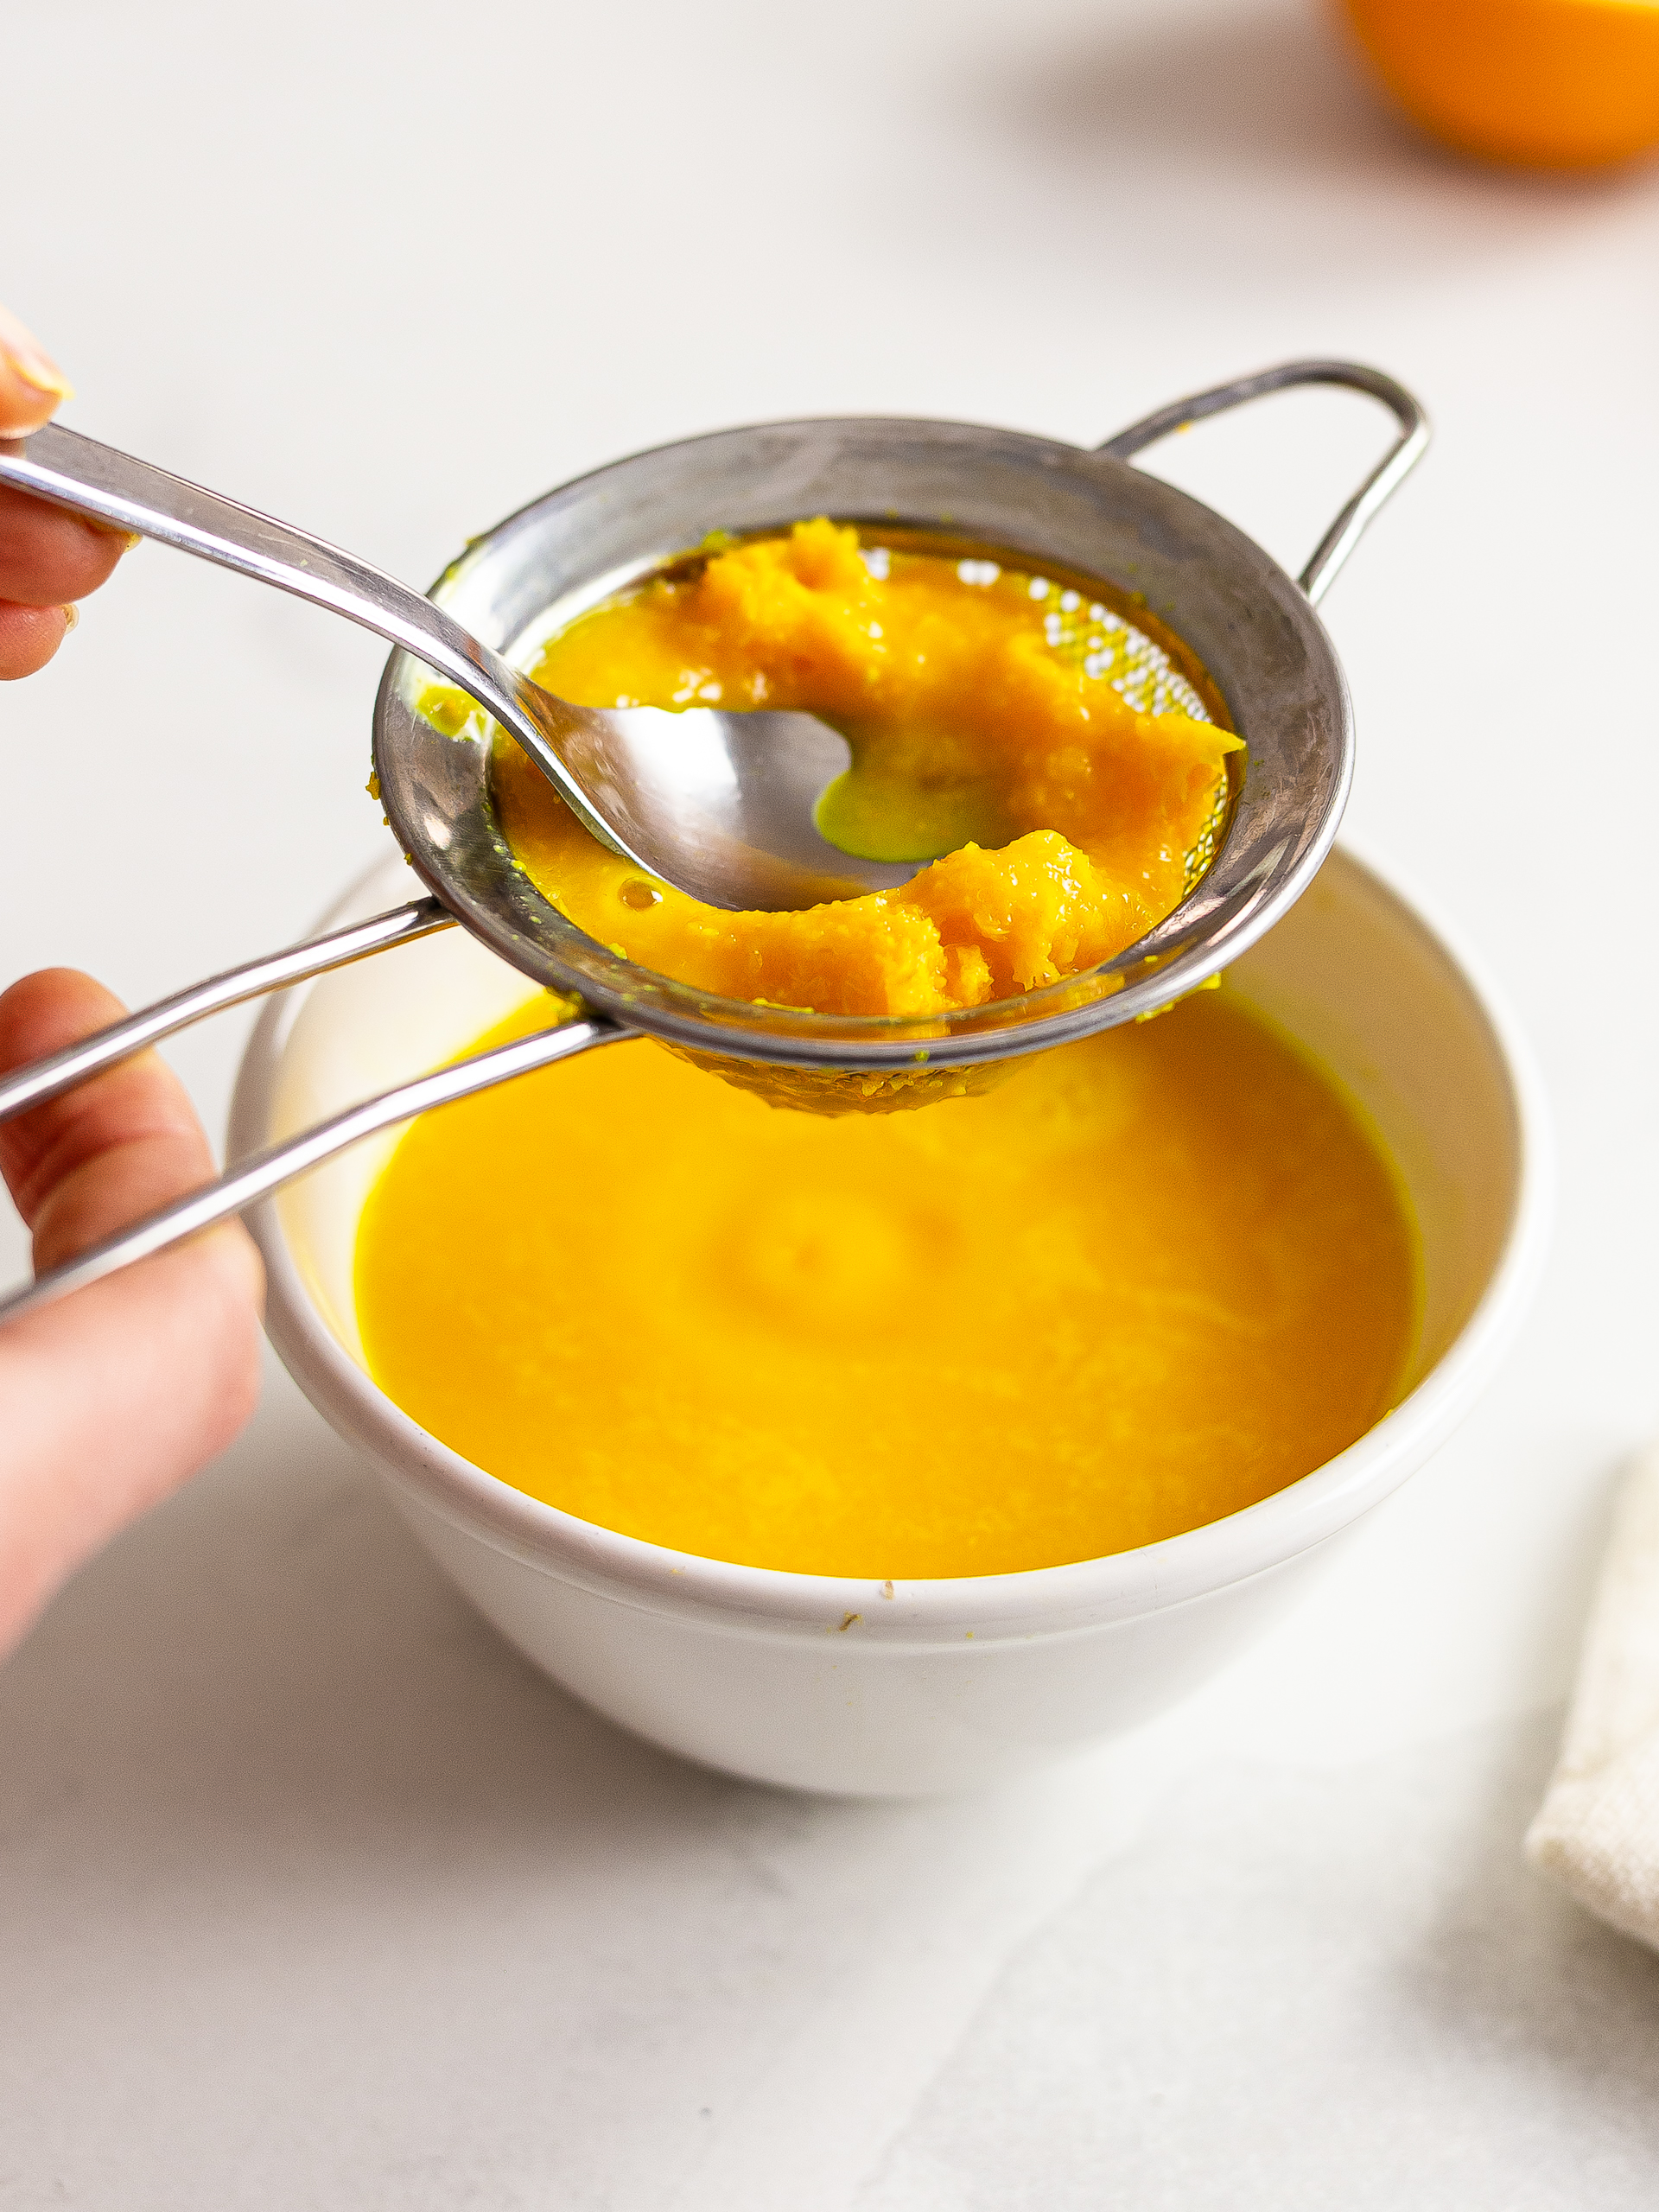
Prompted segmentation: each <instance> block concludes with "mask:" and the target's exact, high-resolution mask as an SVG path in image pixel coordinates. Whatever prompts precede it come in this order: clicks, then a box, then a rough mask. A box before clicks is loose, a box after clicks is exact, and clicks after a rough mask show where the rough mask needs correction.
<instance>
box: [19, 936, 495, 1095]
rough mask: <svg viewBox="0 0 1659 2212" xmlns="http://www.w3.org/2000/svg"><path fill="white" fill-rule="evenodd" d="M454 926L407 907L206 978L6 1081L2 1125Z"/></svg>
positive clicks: (31, 1065) (51, 1054) (31, 1064)
mask: <svg viewBox="0 0 1659 2212" xmlns="http://www.w3.org/2000/svg"><path fill="white" fill-rule="evenodd" d="M454 920H455V918H454V915H453V914H452V913H451V912H449V910H448V907H447V906H442V905H441V904H440V902H439V901H438V900H437V899H412V900H411V901H410V904H409V905H408V906H395V907H393V908H392V909H391V912H389V913H385V914H375V915H373V916H372V917H371V918H370V919H369V920H367V921H365V922H353V923H352V924H350V925H349V926H348V927H346V928H345V929H340V930H330V931H327V934H326V935H325V936H322V937H312V938H305V939H304V940H303V942H302V943H301V944H290V945H288V946H286V947H285V948H284V949H283V950H282V951H281V952H268V953H266V954H264V956H263V957H261V958H260V959H257V960H248V961H245V962H244V963H243V964H242V966H241V967H239V968H227V969H225V970H224V972H223V973H222V974H220V975H218V976H207V977H206V978H204V980H203V981H202V982H200V983H192V984H190V985H189V986H188V988H187V989H185V990H182V991H175V992H174V994H173V995H172V997H171V998H165V999H158V1000H157V1001H156V1004H155V1005H154V1006H147V1007H142V1008H141V1009H140V1011H139V1012H138V1013H137V1014H129V1015H128V1016H127V1017H126V1019H125V1020H124V1021H116V1022H111V1025H110V1027H108V1028H107V1029H99V1030H95V1031H94V1032H93V1033H92V1035H91V1036H90V1037H83V1038H82V1039H80V1041H79V1044H74V1045H66V1046H64V1048H63V1050H62V1051H61V1052H52V1053H49V1054H48V1057H47V1058H45V1059H41V1060H31V1061H30V1062H29V1065H28V1066H27V1067H22V1068H17V1069H16V1070H15V1071H13V1072H12V1073H11V1074H10V1075H9V1076H0V1122H4V1121H9V1120H10V1118H11V1116H13V1115H14V1114H26V1113H27V1112H28V1111H29V1108H30V1107H32V1106H44V1105H45V1104H46V1103H47V1102H48V1100H49V1099H53V1098H60V1097H61V1096H62V1095H63V1093H64V1092H65V1091H66V1090H73V1088H74V1086H75V1085H76V1084H78V1083H84V1082H86V1079H87V1077H89V1076H94V1075H100V1074H102V1072H103V1071H104V1070H105V1068H111V1067H113V1066H114V1065H116V1063H117V1062H118V1060H126V1059H130V1058H132V1056H133V1054H134V1053H135V1052H145V1051H147V1050H148V1049H149V1046H152V1045H159V1044H160V1043H161V1041H162V1038H163V1037H171V1036H174V1035H175V1034H176V1033H177V1032H178V1031H179V1030H181V1029H188V1027H189V1026H190V1024H191V1023H192V1022H193V1021H200V1020H203V1019H204V1018H205V1017H206V1016H207V1015H208V1014H219V1013H222V1012H223V1011H224V1009H225V1008H226V1007H232V1006H241V1005H242V1004H244V1003H245V1001H247V1000H249V999H257V998H260V997H262V996H263V995H264V993H265V992H267V991H276V990H281V989H282V988H283V986H284V985H285V984H288V983H302V982H304V981H305V979H306V977H307V976H321V975H323V974H324V973H326V972H327V970H328V969H331V968H346V967H349V966H350V964H351V963H352V962H353V961H354V960H365V959H367V958H368V957H369V955H370V954H371V953H374V952H384V951H385V950H386V949H387V948H388V947H389V946H391V945H394V944H410V943H412V942H413V940H414V939H415V938H420V937H429V936H430V935H431V933H432V931H434V930H447V929H453V928H454Z"/></svg>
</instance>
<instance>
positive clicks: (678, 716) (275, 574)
mask: <svg viewBox="0 0 1659 2212" xmlns="http://www.w3.org/2000/svg"><path fill="white" fill-rule="evenodd" d="M0 484H10V485H11V486H15V487H16V490H18V491H20V492H28V493H32V494H34V495H35V497H36V498H38V499H48V500H50V501H51V502H52V503H53V505H55V506H60V507H68V508H70V509H72V510H73V511H74V512H77V513H79V514H86V515H92V516H95V517H96V518H98V519H99V521H101V522H106V523H111V524H115V525H116V526H117V527H118V528H119V529H122V530H130V531H138V532H139V533H140V535H141V536H143V537H154V538H158V539H159V540H160V541H161V542H162V544H164V545H173V546H176V547H177V548H178V549H179V550H180V551H181V552H183V553H194V554H196V555H198V556H200V558H201V559H202V560H204V561H216V562H218V563H219V564H220V566H221V567H224V568H226V569H236V570H238V573H239V574H241V575H245V576H252V577H255V578H256V579H257V581H258V582H260V583H265V584H274V585H275V586H276V587H277V589H278V590H279V591H287V592H292V593H294V594H296V597H298V598H301V599H308V600H311V601H314V602H315V604H316V605H317V606H319V607H327V608H329V609H330V610H331V611H332V612H333V613H336V614H343V615H344V616H345V617H346V620H347V621H350V622H358V623H360V624H361V625H362V626H363V627H364V628H365V630H373V631H376V632H378V634H379V635H380V636H381V637H383V638H386V639H390V640H391V643H392V644H393V645H401V646H403V647H404V649H405V651H407V652H410V653H412V654H413V655H414V656H415V658H416V659H417V660H420V661H423V662H424V663H425V664H426V665H427V666H428V667H429V668H432V669H435V670H436V671H438V672H439V673H440V674H441V675H442V676H444V677H448V680H449V681H450V682H451V683H454V684H456V685H458V686H459V687H460V689H461V690H463V691H465V692H466V693H467V696H469V697H470V698H473V699H475V700H476V701H477V702H478V703H479V705H480V706H481V707H482V708H484V709H486V712H487V713H489V714H491V715H493V716H494V717H495V719H496V721H498V722H499V723H500V725H501V727H502V728H504V729H505V730H506V731H507V732H508V733H509V734H511V735H512V737H514V738H516V739H517V741H518V743H519V744H520V745H521V746H522V747H524V751H525V752H526V753H528V754H529V755H530V757H531V760H533V761H534V762H535V763H536V766H537V767H538V768H539V769H540V770H541V772H542V773H543V775H544V776H545V777H546V778H547V780H548V782H549V783H550V784H551V785H552V786H553V788H554V790H555V791H557V793H558V794H559V797H560V798H562V799H563V800H564V802H565V803H566V804H567V805H568V806H569V807H570V808H571V809H572V810H573V811H574V812H575V815H576V816H577V817H578V819H579V820H580V821H581V822H582V823H583V824H584V825H585V827H586V828H587V829H589V830H590V831H591V832H592V833H593V835H594V836H596V837H597V838H599V839H600V840H601V842H602V843H604V844H607V845H608V846H610V847H611V848H612V849H613V851H615V852H618V853H620V854H621V855H622V856H623V858H624V859H625V860H631V861H633V862H635V864H636V865H637V866H638V867H639V868H641V869H642V870H643V871H644V872H645V874H649V875H657V876H660V877H662V878H663V879H664V880H665V881H667V882H669V883H672V884H676V885H677V886H678V887H679V888H680V889H681V890H682V891H687V892H690V894H691V896H692V897H693V898H694V899H701V900H702V902H703V904H704V905H705V906H723V907H728V908H731V909H734V910H736V911H739V912H741V911H743V910H746V909H747V910H750V911H753V910H755V909H761V910H766V911H769V912H778V911H782V910H785V909H789V908H796V907H804V906H818V905H820V904H821V903H822V902H823V900H824V899H845V898H849V897H856V896H857V895H858V893H861V892H863V891H874V890H889V889H893V888H894V887H897V886H898V885H899V884H901V883H905V882H907V881H908V880H909V879H910V878H911V877H912V875H913V874H915V873H916V870H917V868H918V867H919V866H920V865H921V863H920V862H919V861H914V862H912V863H910V864H908V865H905V866H897V867H893V866H885V865H883V864H882V863H880V862H878V861H864V860H860V859H857V858H855V857H854V856H852V855H849V854H846V853H842V852H840V851H838V850H837V849H836V847H835V846H833V845H831V844H829V842H827V841H826V840H825V839H824V838H823V837H821V836H819V835H818V832H817V828H816V827H815V825H814V823H813V815H812V810H813V807H814V805H815V804H816V803H817V798H818V797H819V795H820V793H821V792H822V791H823V789H824V787H825V785H828V784H829V783H830V782H832V781H833V780H834V779H835V778H836V776H838V775H840V774H841V773H842V771H843V770H844V769H845V768H846V767H847V766H848V764H849V760H850V757H851V756H850V753H849V748H848V746H847V742H846V741H845V739H844V738H842V737H841V736H839V735H838V734H836V732H835V731H834V730H832V729H831V728H829V726H828V725H827V724H826V723H824V722H821V721H818V719H817V716H816V715H804V714H785V713H761V714H727V713H723V712H722V711H721V710H720V709H717V708H691V709H687V710H686V711H684V712H683V713H675V714H671V713H668V712H665V711H664V710H663V709H658V708H656V707H633V708H629V709H626V710H623V711H620V712H612V713H601V712H598V711H596V710H595V709H593V708H590V707H576V706H572V705H571V704H570V703H569V701H568V700H564V699H560V698H558V697H556V696H555V695H554V694H553V693H552V692H551V691H545V690H543V689H542V687H541V685H540V684H538V683H531V680H530V678H529V677H527V676H524V675H523V674H522V673H521V672H520V671H518V669H516V668H514V667H512V665H511V664H509V663H508V662H507V661H505V660H504V659H503V658H502V657H501V655H500V654H499V652H494V651H493V649H492V648H491V647H490V646H488V645H484V644H481V643H480V640H479V639H477V638H475V637H474V636H473V635H472V633H471V632H469V631H467V630H465V629H463V628H462V627H461V624H460V623H459V622H457V621H456V620H455V619H454V616H453V615H451V614H448V613H446V612H445V611H444V609H443V608H442V607H440V606H437V605H436V604H435V602H434V601H431V600H429V599H426V598H423V596H422V594H420V593H419V592H416V591H411V590H410V588H409V587H408V585H407V584H401V583H399V582H397V578H396V577H395V576H389V575H386V573H385V570H384V569H377V568H374V567H372V566H371V564H370V563H368V562H366V561H359V559H358V558H357V556H356V555H355V554H352V553H345V552H342V551H341V550H340V548H339V547H338V546H337V545H330V544H328V543H326V542H325V541H324V540H323V539H322V538H321V537H312V536H311V535H310V533H309V532H308V531H303V530H296V528H295V527H294V526H293V524H290V523H285V522H278V521H277V520H276V519H275V518H274V517H272V516H270V515H264V514H260V513H258V512H257V511H256V510H255V509H254V508H252V507H245V506H242V505H239V504H238V502H237V501H236V500H234V499H223V498H221V497H220V496H219V493H216V492H207V491H204V490H203V489H202V488H201V486H200V485H196V484H189V483H187V482H186V481H185V480H184V479H183V478H182V477H179V476H171V475H169V474H168V472H167V471H166V470H165V469H164V468H156V467H151V465H150V464H149V462H148V461H136V460H134V459H133V457H132V455H131V454H124V453H118V452H117V451H116V449H115V448H114V447H112V446H105V445H99V443H98V442H96V440H94V439H92V438H85V437H82V436H81V435H79V432H77V431H74V430H66V429H62V428H60V426H59V425H57V424H55V423H54V424H52V425H51V426H49V427H48V429H44V430H37V431H36V432H35V435H33V436H32V437H28V438H19V439H9V440H7V439H0Z"/></svg>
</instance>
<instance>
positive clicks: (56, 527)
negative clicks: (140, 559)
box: [0, 484, 132, 607]
mask: <svg viewBox="0 0 1659 2212" xmlns="http://www.w3.org/2000/svg"><path fill="white" fill-rule="evenodd" d="M130 543H132V540H131V539H130V537H128V535H127V533H126V532H125V531H118V530H107V529H105V527H104V525H103V524H100V523H95V522H88V521H87V520H86V518H85V517H84V516H81V515H72V514H71V513H70V512H69V511H68V509H67V507H49V506H48V505H47V504H46V502H45V500H44V499H30V498H29V494H28V493H27V492H16V491H14V490H13V489H12V487H11V486H10V485H9V484H8V485H0V599H4V600H10V601H14V602H16V603H17V604H19V605H22V606H23V607H62V606H64V605H65V604H66V603H67V601H70V600H74V599H85V598H86V594H87V593H88V592H91V591H96V590H97V589H98V588H99V585H100V584H101V583H103V582H105V581H106V580H107V579H108V577H109V575H110V574H111V571H112V570H113V569H114V567H115V564H116V563H117V562H118V560H119V559H120V558H121V556H122V555H123V553H124V552H125V551H126V550H127V548H128V546H129V545H130Z"/></svg>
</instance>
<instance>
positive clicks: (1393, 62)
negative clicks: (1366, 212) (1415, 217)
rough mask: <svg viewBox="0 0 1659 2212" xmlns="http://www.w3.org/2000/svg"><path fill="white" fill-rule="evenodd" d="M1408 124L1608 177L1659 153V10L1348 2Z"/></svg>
mask: <svg viewBox="0 0 1659 2212" xmlns="http://www.w3.org/2000/svg"><path fill="white" fill-rule="evenodd" d="M1338 4H1339V6H1340V9H1341V12H1342V13H1343V15H1344V16H1345V17H1346V19H1347V21H1348V23H1349V25H1350V27H1351V29H1352V30H1353V31H1354V32H1355V33H1356V34H1357V36H1358V39H1359V42H1360V44H1361V45H1362V46H1363V48H1364V49H1365V52H1366V54H1368V55H1369V56H1370V60H1371V63H1372V65H1373V67H1375V69H1376V73H1377V75H1378V76H1379V77H1381V79H1383V84H1384V85H1385V86H1387V87H1388V89H1389V92H1392V93H1393V95H1394V97H1395V99H1396V100H1397V101H1398V102H1399V104H1400V105H1401V106H1402V108H1404V109H1405V111H1406V112H1407V114H1408V115H1409V116H1411V117H1412V118H1413V119H1414V121H1415V122H1417V123H1419V124H1421V125H1422V127H1423V129H1424V130H1427V131H1430V132H1432V133H1433V136H1434V137H1437V138H1441V139H1444V140H1446V142H1447V143H1449V144H1451V145H1453V146H1456V147H1458V148H1459V149H1462V150H1463V151H1464V152H1466V153H1471V154H1478V155H1480V156H1484V158H1485V159H1487V160H1490V161H1496V162H1517V163H1521V164H1522V165H1524V166H1527V167H1529V168H1558V169H1574V168H1605V167H1606V166H1608V165H1610V164H1611V163H1613V162H1625V161H1630V160H1631V159H1632V158H1633V157H1634V156H1637V155H1638V154H1642V153H1645V152H1646V151H1648V149H1649V148H1651V147H1653V146H1656V145H1659V0H1338Z"/></svg>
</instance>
